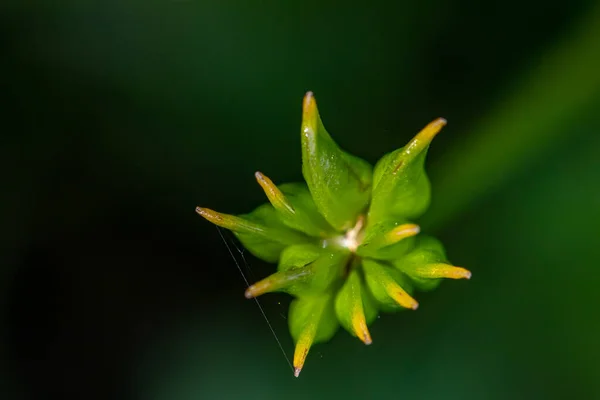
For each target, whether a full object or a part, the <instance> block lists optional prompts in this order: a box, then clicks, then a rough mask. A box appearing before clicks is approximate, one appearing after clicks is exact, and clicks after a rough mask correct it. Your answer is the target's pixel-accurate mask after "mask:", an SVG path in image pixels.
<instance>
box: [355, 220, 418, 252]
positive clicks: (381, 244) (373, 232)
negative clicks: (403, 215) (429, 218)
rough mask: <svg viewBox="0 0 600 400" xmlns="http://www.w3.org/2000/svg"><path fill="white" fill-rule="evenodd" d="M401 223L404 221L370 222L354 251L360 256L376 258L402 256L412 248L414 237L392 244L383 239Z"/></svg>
mask: <svg viewBox="0 0 600 400" xmlns="http://www.w3.org/2000/svg"><path fill="white" fill-rule="evenodd" d="M402 224H404V222H395V221H392V220H384V221H381V222H377V223H370V224H369V225H368V226H367V227H366V229H365V233H364V237H363V239H362V242H361V244H360V246H358V248H357V249H356V253H357V254H358V255H359V256H361V257H370V258H375V259H378V260H394V259H397V258H398V257H402V256H403V255H404V254H406V253H407V252H408V251H410V250H411V249H412V248H413V246H414V240H415V238H414V237H407V238H404V239H402V240H400V241H398V242H396V243H393V244H387V243H386V241H385V239H384V238H385V235H386V234H387V233H389V232H390V231H391V230H393V229H394V228H395V227H397V226H399V225H402Z"/></svg>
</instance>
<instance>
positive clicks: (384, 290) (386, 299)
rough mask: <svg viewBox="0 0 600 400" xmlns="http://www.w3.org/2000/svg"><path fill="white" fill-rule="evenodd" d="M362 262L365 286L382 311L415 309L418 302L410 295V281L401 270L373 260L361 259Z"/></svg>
mask: <svg viewBox="0 0 600 400" xmlns="http://www.w3.org/2000/svg"><path fill="white" fill-rule="evenodd" d="M362 264H363V270H364V271H365V280H366V282H367V286H368V287H369V290H370V291H371V294H372V295H373V297H374V298H375V300H377V302H378V303H379V304H380V305H381V309H382V310H383V311H396V310H400V309H403V308H412V309H413V310H416V309H417V307H418V306H419V304H418V303H417V302H416V300H415V299H413V298H412V297H411V296H410V293H411V292H412V286H411V285H410V281H409V279H408V278H407V277H405V276H404V274H403V273H402V272H400V271H399V270H397V269H395V268H393V267H391V266H388V265H386V264H384V263H382V262H379V261H375V260H370V259H363V262H362Z"/></svg>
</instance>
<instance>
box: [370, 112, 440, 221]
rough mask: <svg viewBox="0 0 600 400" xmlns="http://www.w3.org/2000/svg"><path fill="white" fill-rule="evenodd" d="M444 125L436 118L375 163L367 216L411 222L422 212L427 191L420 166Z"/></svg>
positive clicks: (425, 179)
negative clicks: (409, 139)
mask: <svg viewBox="0 0 600 400" xmlns="http://www.w3.org/2000/svg"><path fill="white" fill-rule="evenodd" d="M444 125H446V120H445V119H443V118H438V119H436V120H435V121H433V122H431V123H430V124H429V125H427V126H426V127H425V128H423V130H421V132H419V133H418V134H417V135H416V136H415V137H414V138H413V139H412V140H411V141H410V142H409V143H408V144H407V145H406V146H404V147H402V148H400V149H398V150H396V151H394V152H392V153H389V154H386V155H385V156H383V157H382V158H381V160H379V162H377V164H376V166H375V172H374V176H373V198H372V200H371V206H370V208H369V217H371V218H375V219H376V220H384V219H396V220H398V219H413V218H416V217H418V216H420V215H421V214H422V213H423V212H425V210H426V209H427V207H428V206H429V201H430V197H431V188H430V184H429V179H428V178H427V175H426V174H425V169H424V167H423V165H424V162H425V156H426V154H427V150H428V148H429V144H430V143H431V141H432V140H433V138H434V137H435V135H437V133H438V132H439V131H440V130H441V129H442V127H443V126H444Z"/></svg>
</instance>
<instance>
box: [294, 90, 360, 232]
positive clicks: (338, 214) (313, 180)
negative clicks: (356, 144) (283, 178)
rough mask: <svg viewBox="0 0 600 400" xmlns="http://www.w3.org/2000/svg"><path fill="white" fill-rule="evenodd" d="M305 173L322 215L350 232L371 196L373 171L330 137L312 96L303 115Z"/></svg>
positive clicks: (306, 99)
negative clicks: (343, 149)
mask: <svg viewBox="0 0 600 400" xmlns="http://www.w3.org/2000/svg"><path fill="white" fill-rule="evenodd" d="M302 173H303V175H304V179H305V180H306V183H307V184H308V188H309V190H310V192H311V194H312V197H313V199H314V201H315V204H316V205H317V208H318V209H319V211H320V212H321V214H322V215H323V216H324V217H325V219H326V220H327V222H329V224H330V225H331V226H333V227H334V228H335V229H337V230H338V231H344V230H346V229H349V228H351V227H352V226H353V225H354V222H355V220H356V218H357V217H358V215H359V214H360V213H361V212H363V211H365V209H366V208H367V205H368V203H369V198H370V195H371V179H372V168H371V166H370V165H369V164H368V163H367V162H366V161H364V160H362V159H360V158H358V157H355V156H352V155H350V154H348V153H346V152H344V151H342V150H341V149H340V148H339V147H338V145H337V144H336V143H335V142H334V141H333V139H332V138H331V137H330V136H329V134H328V133H327V131H326V130H325V127H324V126H323V123H322V122H321V117H320V116H319V111H318V110H317V103H316V101H315V98H314V96H313V94H312V93H311V92H308V93H307V94H306V96H305V97H304V103H303V111H302Z"/></svg>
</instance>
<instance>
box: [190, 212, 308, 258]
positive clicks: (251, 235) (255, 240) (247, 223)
mask: <svg viewBox="0 0 600 400" xmlns="http://www.w3.org/2000/svg"><path fill="white" fill-rule="evenodd" d="M196 212H197V213H198V214H200V215H201V216H202V217H204V218H205V219H207V220H208V221H210V222H212V223H213V224H215V225H217V226H220V227H222V228H225V229H229V230H230V231H232V232H233V233H234V234H235V236H236V237H237V238H238V239H239V240H240V242H242V244H243V245H244V247H246V248H247V249H248V250H249V251H250V252H251V253H252V254H254V255H255V256H257V257H259V258H262V259H263V260H265V261H269V262H276V261H277V260H278V259H279V255H280V254H281V252H282V251H283V249H284V248H285V247H287V246H289V245H293V244H301V243H310V242H313V243H314V242H317V240H316V239H313V238H310V237H309V236H307V235H305V234H303V233H302V232H298V231H295V230H293V229H290V228H289V227H288V226H286V225H285V224H284V223H283V222H281V220H280V219H279V217H278V214H277V211H275V209H274V208H273V206H272V205H271V204H263V205H262V206H260V207H258V208H256V209H255V210H254V211H252V212H251V213H249V214H245V215H240V216H234V215H229V214H223V213H219V212H216V211H213V210H211V209H209V208H203V207H196Z"/></svg>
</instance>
